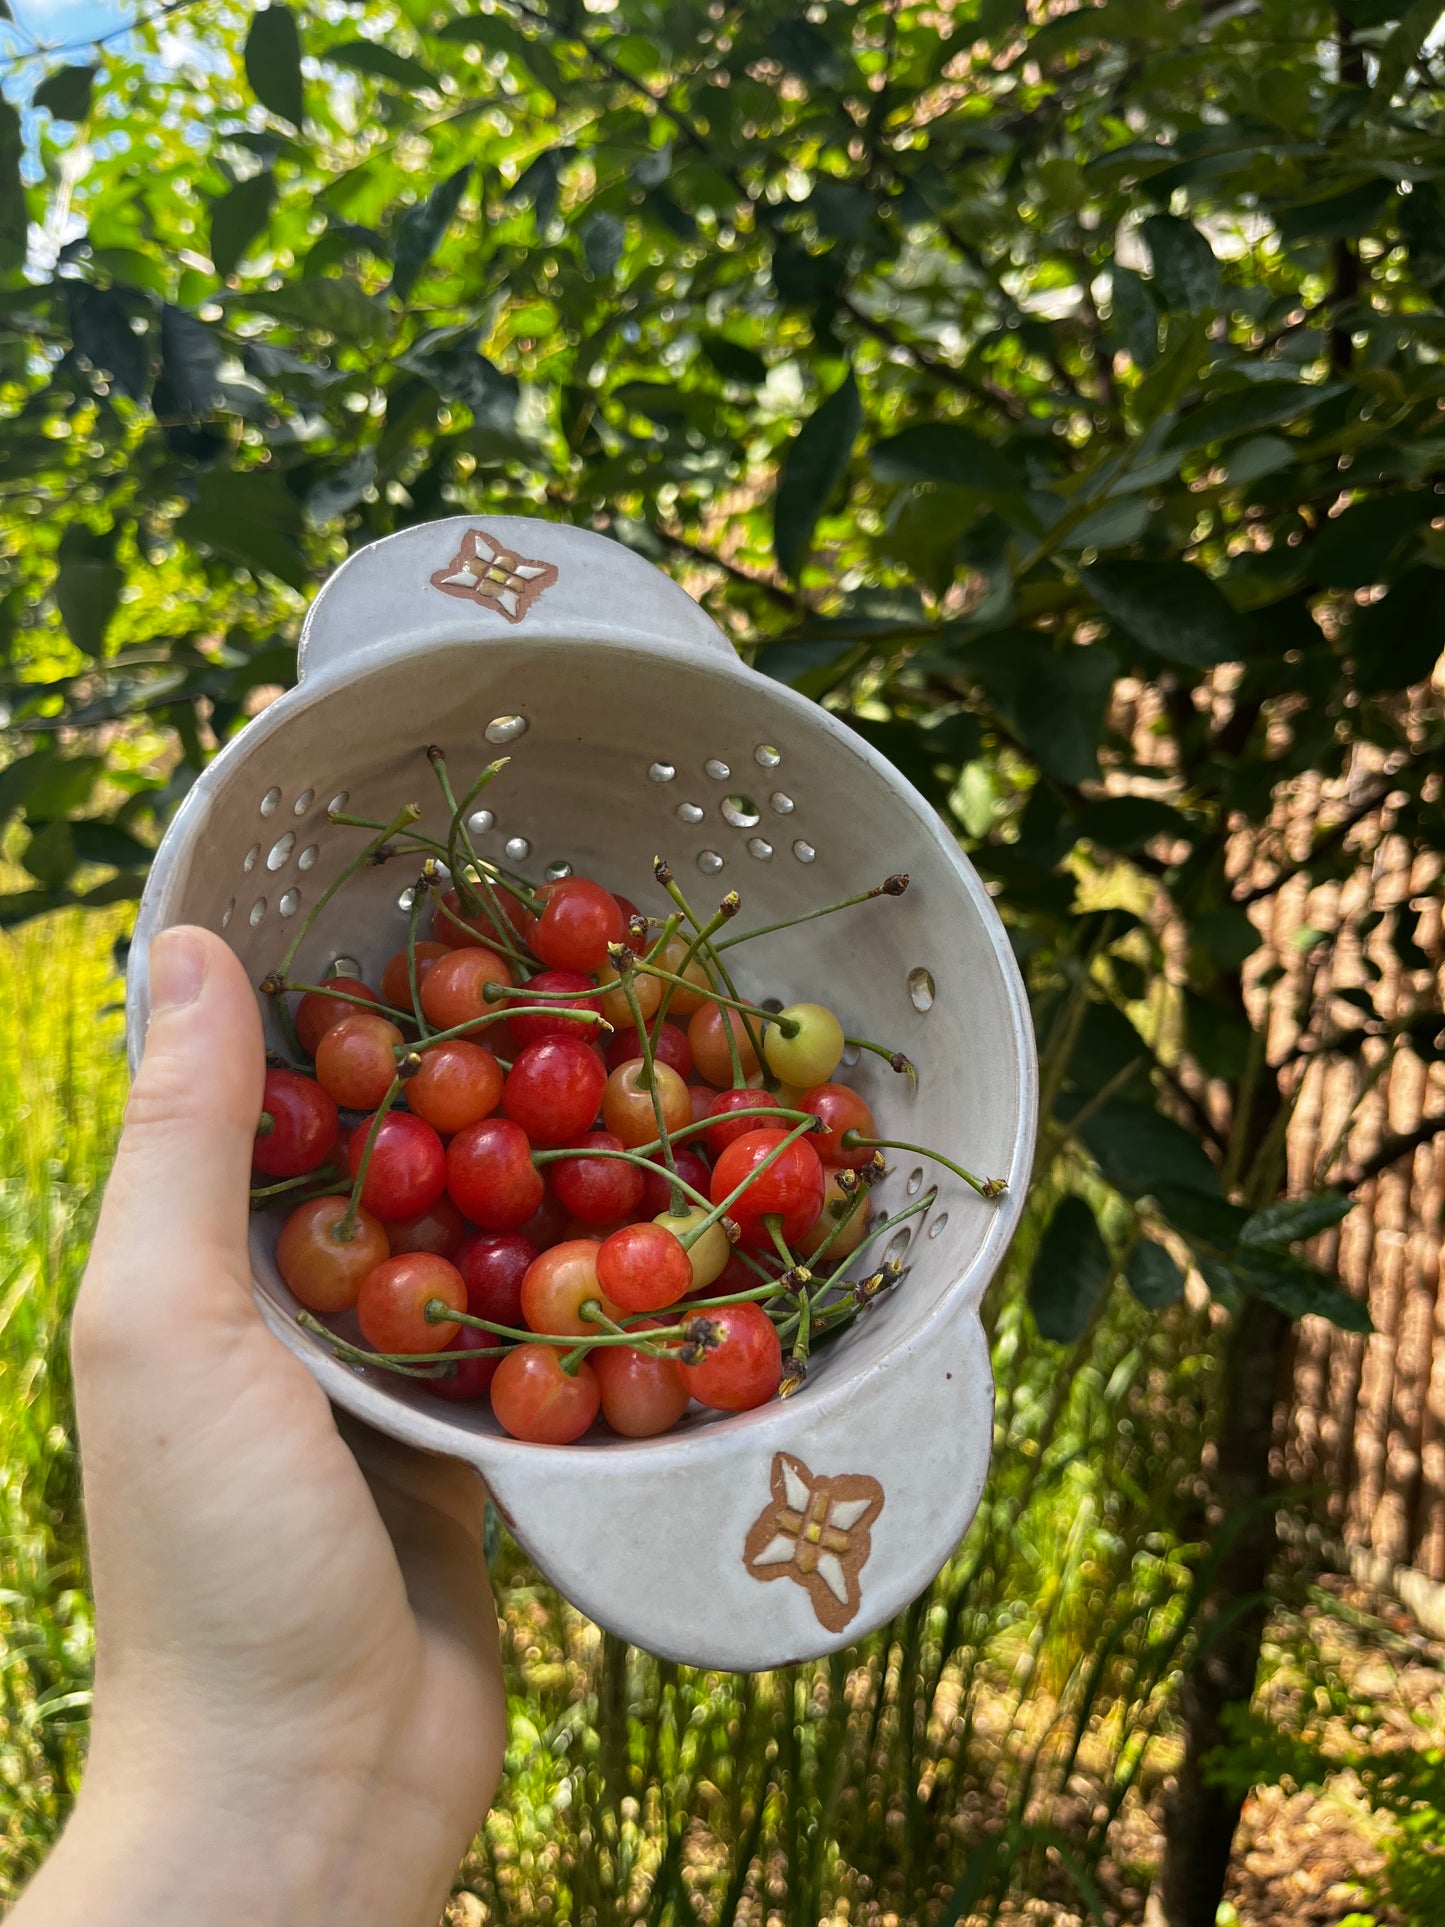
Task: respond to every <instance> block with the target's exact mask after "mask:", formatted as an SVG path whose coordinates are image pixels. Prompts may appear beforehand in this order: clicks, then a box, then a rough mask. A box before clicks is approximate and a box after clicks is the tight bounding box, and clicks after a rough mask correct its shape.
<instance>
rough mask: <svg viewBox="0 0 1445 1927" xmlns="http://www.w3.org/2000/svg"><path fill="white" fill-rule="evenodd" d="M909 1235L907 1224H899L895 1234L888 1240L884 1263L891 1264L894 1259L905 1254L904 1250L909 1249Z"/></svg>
mask: <svg viewBox="0 0 1445 1927" xmlns="http://www.w3.org/2000/svg"><path fill="white" fill-rule="evenodd" d="M909 1235H910V1234H909V1230H908V1226H907V1225H906V1224H901V1225H899V1227H898V1229H897V1230H896V1231H895V1232H894V1234H893V1236H892V1237H891V1238H890V1239H889V1240H888V1244H887V1247H886V1249H885V1250H884V1253H883V1262H884V1264H889V1263H890V1262H891V1261H892V1260H893V1259H895V1258H901V1257H902V1256H903V1254H904V1252H905V1251H907V1249H908V1239H909Z"/></svg>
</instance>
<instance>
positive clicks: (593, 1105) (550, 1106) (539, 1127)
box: [458, 952, 625, 1145]
mask: <svg viewBox="0 0 1445 1927" xmlns="http://www.w3.org/2000/svg"><path fill="white" fill-rule="evenodd" d="M458 954H459V955H461V954H464V953H461V952H459V953H458ZM606 1085H607V1067H606V1065H605V1064H604V1063H603V1062H602V1059H601V1058H600V1057H599V1056H598V1055H597V1052H596V1051H595V1050H594V1049H593V1048H592V1046H591V1045H590V1044H584V1043H583V1042H582V1040H581V1038H580V1037H543V1038H541V1039H540V1040H539V1041H538V1042H537V1043H535V1044H528V1045H527V1047H526V1049H525V1050H522V1051H519V1052H518V1054H517V1057H516V1060H515V1062H514V1063H513V1065H512V1068H511V1070H510V1071H509V1072H508V1074H507V1081H506V1083H505V1085H504V1086H503V1088H502V1109H503V1110H504V1111H505V1112H506V1113H507V1116H508V1117H510V1118H512V1119H513V1120H514V1121H515V1122H516V1123H518V1124H520V1125H521V1127H522V1129H523V1130H524V1131H525V1132H526V1133H527V1136H528V1137H529V1138H530V1139H531V1140H532V1142H533V1144H541V1145H554V1144H569V1143H570V1142H571V1141H572V1139H573V1138H576V1137H580V1136H581V1135H582V1133H583V1132H584V1131H585V1130H587V1129H588V1127H589V1126H590V1125H591V1123H592V1120H593V1119H594V1118H595V1117H596V1115H597V1107H598V1105H599V1104H600V1103H601V1102H602V1093H603V1090H604V1089H605V1088H606ZM609 1128H611V1127H610V1126H609ZM618 1135H619V1136H621V1133H620V1132H619V1133H618ZM624 1141H625V1140H624Z"/></svg>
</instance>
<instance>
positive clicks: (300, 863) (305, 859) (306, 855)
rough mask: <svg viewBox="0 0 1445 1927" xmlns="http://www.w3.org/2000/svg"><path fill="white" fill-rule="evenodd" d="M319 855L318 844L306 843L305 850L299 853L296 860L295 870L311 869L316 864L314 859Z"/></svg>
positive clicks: (319, 848)
mask: <svg viewBox="0 0 1445 1927" xmlns="http://www.w3.org/2000/svg"><path fill="white" fill-rule="evenodd" d="M320 854H321V846H320V844H318V843H308V844H307V845H306V848H305V849H304V850H303V851H302V852H301V854H300V856H298V857H297V859H296V868H297V869H298V870H310V869H313V868H314V867H315V864H316V859H317V857H319V856H320Z"/></svg>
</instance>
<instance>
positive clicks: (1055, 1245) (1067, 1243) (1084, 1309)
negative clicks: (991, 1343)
mask: <svg viewBox="0 0 1445 1927" xmlns="http://www.w3.org/2000/svg"><path fill="white" fill-rule="evenodd" d="M1110 1269H1111V1265H1110V1259H1109V1250H1108V1247H1107V1245H1106V1244H1105V1243H1104V1240H1103V1237H1102V1235H1101V1233H1100V1231H1099V1226H1098V1222H1097V1220H1096V1219H1095V1217H1094V1214H1093V1212H1092V1211H1091V1210H1090V1209H1089V1207H1088V1205H1087V1204H1085V1202H1084V1200H1083V1199H1082V1198H1075V1197H1068V1198H1065V1199H1064V1200H1063V1202H1062V1203H1061V1204H1060V1205H1059V1207H1058V1209H1057V1210H1056V1211H1055V1213H1054V1215H1053V1217H1052V1218H1050V1219H1049V1222H1048V1226H1047V1228H1046V1229H1045V1231H1044V1235H1043V1237H1042V1238H1041V1239H1040V1241H1039V1249H1038V1255H1037V1256H1036V1257H1035V1259H1034V1268H1033V1272H1032V1275H1031V1276H1030V1278H1029V1307H1030V1309H1031V1310H1032V1312H1033V1314H1034V1323H1035V1324H1036V1325H1037V1326H1038V1328H1039V1336H1040V1338H1046V1339H1048V1340H1049V1341H1050V1342H1051V1343H1053V1344H1055V1345H1072V1344H1073V1343H1074V1342H1075V1340H1076V1339H1079V1338H1082V1337H1083V1335H1084V1333H1085V1332H1086V1331H1087V1330H1088V1326H1089V1320H1090V1319H1091V1318H1092V1317H1093V1315H1094V1309H1095V1307H1096V1306H1097V1304H1098V1302H1099V1300H1100V1298H1101V1297H1102V1296H1103V1294H1104V1287H1105V1286H1106V1285H1107V1284H1108V1282H1109V1272H1110Z"/></svg>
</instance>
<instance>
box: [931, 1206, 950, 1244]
mask: <svg viewBox="0 0 1445 1927" xmlns="http://www.w3.org/2000/svg"><path fill="white" fill-rule="evenodd" d="M947 1223H948V1213H947V1212H946V1211H940V1212H939V1214H938V1216H937V1217H936V1218H935V1219H934V1220H933V1223H932V1224H931V1225H930V1226H929V1227H928V1235H929V1237H930V1238H936V1237H938V1236H939V1234H940V1233H941V1232H942V1231H943V1229H944V1227H945V1226H946V1225H947Z"/></svg>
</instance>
